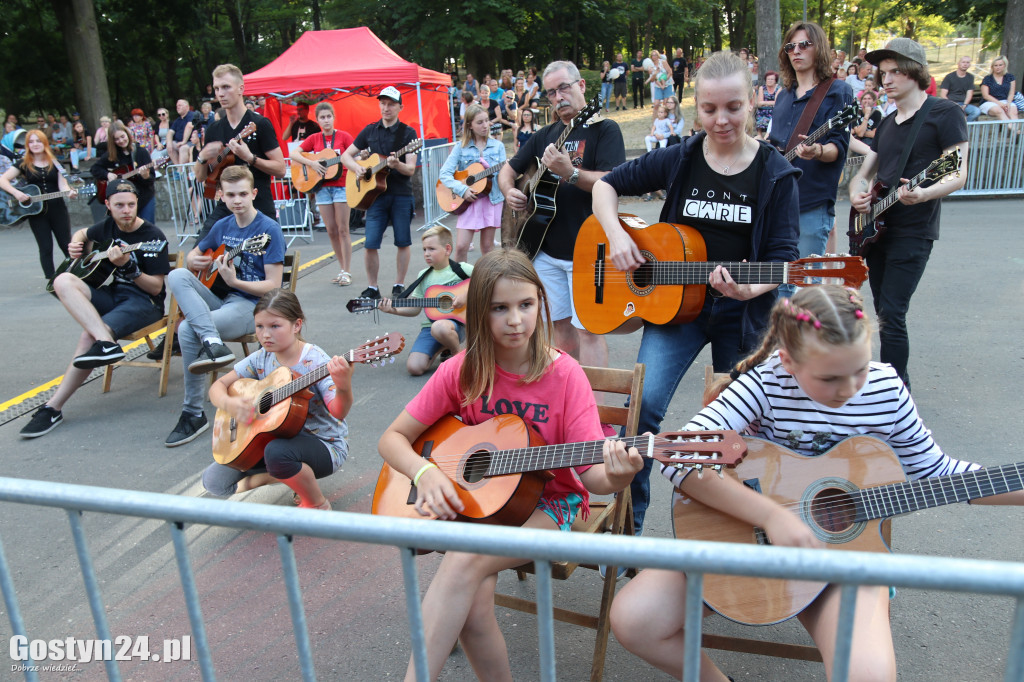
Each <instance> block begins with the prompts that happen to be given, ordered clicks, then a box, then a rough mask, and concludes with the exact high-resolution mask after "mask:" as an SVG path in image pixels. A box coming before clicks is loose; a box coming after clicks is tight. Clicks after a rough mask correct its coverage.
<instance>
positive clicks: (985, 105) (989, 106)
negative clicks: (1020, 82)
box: [979, 99, 1006, 116]
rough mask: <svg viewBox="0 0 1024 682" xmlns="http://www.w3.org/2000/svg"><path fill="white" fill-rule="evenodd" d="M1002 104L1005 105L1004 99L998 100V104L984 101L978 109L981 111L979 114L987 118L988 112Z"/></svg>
mask: <svg viewBox="0 0 1024 682" xmlns="http://www.w3.org/2000/svg"><path fill="white" fill-rule="evenodd" d="M1003 104H1006V100H1005V99H1001V100H999V102H998V103H996V102H992V101H990V100H985V101H984V102H982V103H981V106H980V107H979V108H980V109H981V113H983V114H985V115H986V116H988V112H990V111H992V110H993V109H995V108H996V107H998V106H1001V105H1003Z"/></svg>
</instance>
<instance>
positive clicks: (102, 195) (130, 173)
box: [96, 158, 171, 203]
mask: <svg viewBox="0 0 1024 682" xmlns="http://www.w3.org/2000/svg"><path fill="white" fill-rule="evenodd" d="M170 162H171V160H170V159H168V158H163V159H157V160H156V161H151V162H150V163H147V164H144V165H142V166H139V167H138V168H135V169H131V168H129V167H128V166H118V167H117V168H114V169H113V170H111V171H110V172H111V173H113V174H114V175H118V176H120V177H119V178H118V179H117V180H129V179H131V178H134V177H135V176H136V175H138V174H139V173H141V172H142V171H144V170H146V169H147V168H152V169H153V170H157V169H160V168H163V167H164V166H166V165H167V164H168V163H170ZM117 180H115V181H114V182H117ZM107 182H108V181H107V180H97V181H96V200H97V201H99V202H101V203H102V202H104V201H106V200H107Z"/></svg>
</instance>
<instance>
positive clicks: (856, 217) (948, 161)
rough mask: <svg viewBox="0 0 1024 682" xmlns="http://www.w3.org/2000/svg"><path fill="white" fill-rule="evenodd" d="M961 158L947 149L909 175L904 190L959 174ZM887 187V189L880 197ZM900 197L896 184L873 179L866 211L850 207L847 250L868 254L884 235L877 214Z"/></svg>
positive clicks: (954, 150)
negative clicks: (913, 174)
mask: <svg viewBox="0 0 1024 682" xmlns="http://www.w3.org/2000/svg"><path fill="white" fill-rule="evenodd" d="M962 161H963V159H962V158H961V156H960V148H959V147H957V148H955V149H950V150H949V151H948V152H946V153H945V154H943V155H942V156H940V157H939V158H937V159H935V160H934V161H932V162H931V163H930V164H928V167H927V168H925V169H924V170H923V171H921V172H920V173H918V174H917V175H915V176H914V177H912V178H910V182H908V183H907V189H908V190H912V189H914V188H915V187H917V186H918V185H920V184H922V183H924V182H935V181H938V182H946V181H947V180H949V176H950V175H956V176H957V177H959V175H960V165H961V162H962ZM886 190H890V191H889V193H888V194H886V195H885V196H884V197H882V194H883V193H884V192H885V191H886ZM879 197H882V198H879ZM899 198H900V188H899V186H896V187H892V188H890V187H889V186H888V185H886V184H885V183H884V182H876V183H875V184H874V186H873V187H872V188H871V208H870V209H868V212H867V213H860V212H859V211H858V210H857V209H855V208H851V209H850V229H849V231H847V233H846V234H847V235H849V237H850V253H852V254H854V255H856V256H863V255H865V254H867V252H868V249H870V248H871V245H872V244H874V243H875V242H877V241H878V240H879V239H881V238H882V235H883V234H885V230H886V224H885V221H884V220H879V216H880V215H882V214H883V213H885V211H887V210H888V209H889V208H890V207H891V206H892V205H893V204H895V203H896V202H897V201H899Z"/></svg>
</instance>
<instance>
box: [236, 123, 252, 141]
mask: <svg viewBox="0 0 1024 682" xmlns="http://www.w3.org/2000/svg"><path fill="white" fill-rule="evenodd" d="M255 132H256V124H255V123H251V122H250V123H247V124H246V125H245V127H244V128H242V129H241V130H240V131H239V133H238V134H237V135H235V139H236V140H244V139H245V138H247V137H249V136H250V135H252V134H253V133H255Z"/></svg>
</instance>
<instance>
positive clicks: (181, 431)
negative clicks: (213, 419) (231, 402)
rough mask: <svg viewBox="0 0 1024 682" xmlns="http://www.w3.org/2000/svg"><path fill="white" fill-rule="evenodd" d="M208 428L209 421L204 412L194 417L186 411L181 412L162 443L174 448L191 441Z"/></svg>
mask: <svg viewBox="0 0 1024 682" xmlns="http://www.w3.org/2000/svg"><path fill="white" fill-rule="evenodd" d="M208 428H210V422H209V421H208V420H207V419H206V415H205V414H202V415H199V416H198V417H194V416H192V415H191V414H189V413H188V412H182V413H181V416H180V417H178V425H177V426H175V427H174V430H173V431H171V435H169V436H167V440H165V441H164V445H166V446H167V447H169V448H176V447H178V446H179V445H184V444H185V443H191V442H192V441H194V440H195V439H196V438H197V437H198V436H199V434H201V433H203V432H204V431H206V430H207V429H208Z"/></svg>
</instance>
